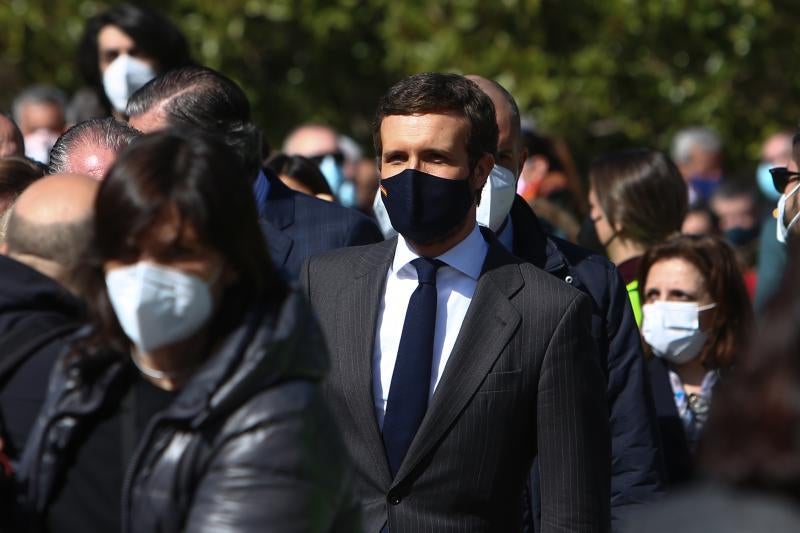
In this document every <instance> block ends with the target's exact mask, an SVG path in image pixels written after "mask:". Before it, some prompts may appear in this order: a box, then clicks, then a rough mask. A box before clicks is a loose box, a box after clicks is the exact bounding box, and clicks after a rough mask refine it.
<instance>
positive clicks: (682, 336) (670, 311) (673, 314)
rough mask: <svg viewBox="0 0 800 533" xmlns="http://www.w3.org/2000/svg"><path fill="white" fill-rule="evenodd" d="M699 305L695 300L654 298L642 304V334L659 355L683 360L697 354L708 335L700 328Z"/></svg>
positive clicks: (703, 308) (681, 362)
mask: <svg viewBox="0 0 800 533" xmlns="http://www.w3.org/2000/svg"><path fill="white" fill-rule="evenodd" d="M715 306H716V304H709V305H705V306H703V307H700V306H698V305H697V303H695V302H654V303H651V304H645V305H643V306H642V315H643V320H642V336H643V337H644V340H645V342H646V343H647V344H648V345H649V346H650V348H652V349H653V353H654V354H656V355H657V356H658V357H661V358H663V359H666V360H667V361H669V362H670V363H673V364H677V365H680V364H683V363H686V362H688V361H691V360H692V359H694V358H695V357H697V356H698V355H699V354H700V350H702V348H703V346H704V345H705V343H706V339H707V338H708V336H707V335H706V334H705V333H704V332H702V331H700V317H699V315H700V311H705V310H706V309H711V308H713V307H715Z"/></svg>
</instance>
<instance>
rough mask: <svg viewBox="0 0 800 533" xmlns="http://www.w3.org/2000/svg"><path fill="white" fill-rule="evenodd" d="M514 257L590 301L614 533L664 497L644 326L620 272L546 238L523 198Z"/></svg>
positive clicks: (516, 217)
mask: <svg viewBox="0 0 800 533" xmlns="http://www.w3.org/2000/svg"><path fill="white" fill-rule="evenodd" d="M511 222H512V224H513V229H514V250H513V252H514V254H515V255H516V256H518V257H520V258H522V259H524V260H526V261H528V262H530V263H532V264H533V265H535V266H537V267H539V268H541V269H543V270H545V271H547V272H549V273H550V274H552V275H554V276H556V277H558V278H560V279H563V280H564V281H565V282H566V283H569V284H570V285H572V286H573V287H575V288H576V289H579V290H581V291H582V292H584V293H585V294H587V295H588V296H589V297H590V298H591V301H592V336H593V337H594V339H595V342H596V344H597V348H598V354H599V355H600V363H601V367H602V368H603V369H604V370H605V372H606V377H607V379H608V387H607V390H606V395H607V400H608V410H609V415H610V423H611V438H612V442H611V455H612V457H611V458H610V460H611V461H612V467H611V518H612V522H613V527H612V529H613V530H615V531H616V530H617V529H618V527H619V523H620V521H621V519H622V517H623V515H625V514H626V513H627V512H629V511H630V510H631V508H632V507H633V506H636V505H639V504H643V503H645V502H649V501H652V500H654V499H656V498H658V497H659V496H660V495H661V494H662V492H663V483H664V468H663V460H662V457H661V449H660V438H659V434H658V427H657V422H656V414H655V408H654V406H653V400H652V396H651V391H650V383H649V378H648V374H647V370H646V368H645V360H644V356H643V353H642V345H641V340H640V338H639V329H638V328H637V326H636V321H635V320H634V318H633V312H632V311H631V308H630V302H629V300H628V293H627V292H626V290H625V285H624V283H623V282H622V279H621V278H620V276H619V273H618V272H617V269H616V267H615V266H614V265H613V264H612V263H611V262H609V261H608V260H607V259H606V258H604V257H602V256H600V255H598V254H596V253H594V252H591V251H589V250H587V249H585V248H582V247H580V246H577V245H575V244H572V243H570V242H567V241H564V240H561V239H558V238H557V237H552V236H548V235H547V234H546V233H545V231H544V230H543V229H542V227H541V225H540V223H539V220H538V218H537V217H536V215H535V214H534V212H533V210H532V209H531V208H530V207H529V206H528V204H527V203H526V202H525V200H523V199H522V198H521V197H519V196H517V197H516V198H515V199H514V204H513V206H512V208H511ZM538 490H539V483H538V472H537V469H536V467H534V471H533V475H532V484H531V493H532V498H531V503H532V506H533V509H532V510H533V514H534V523H535V525H536V530H537V531H538V530H539V527H538V526H539V521H538V514H539V510H538V506H539V495H538Z"/></svg>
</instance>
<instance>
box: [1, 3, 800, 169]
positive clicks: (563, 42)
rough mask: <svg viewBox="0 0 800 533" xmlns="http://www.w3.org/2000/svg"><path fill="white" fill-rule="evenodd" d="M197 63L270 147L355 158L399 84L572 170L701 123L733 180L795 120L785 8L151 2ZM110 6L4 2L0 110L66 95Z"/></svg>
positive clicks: (792, 28)
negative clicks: (322, 139) (51, 94)
mask: <svg viewBox="0 0 800 533" xmlns="http://www.w3.org/2000/svg"><path fill="white" fill-rule="evenodd" d="M145 3H146V4H149V5H151V6H153V7H156V8H158V9H160V10H162V12H164V13H165V14H167V15H168V16H170V17H171V18H172V19H173V20H174V21H175V22H176V23H177V24H178V25H179V26H180V27H181V28H182V29H183V30H184V31H185V32H186V34H187V37H188V38H189V41H190V43H191V47H192V50H193V54H194V56H195V58H196V59H197V60H198V61H199V62H201V63H204V64H207V65H209V66H211V67H213V68H217V69H219V70H221V71H223V72H225V73H226V74H228V75H230V76H231V77H233V78H234V79H236V80H237V81H238V82H240V83H241V84H242V86H243V87H244V88H245V90H246V91H247V92H248V95H249V96H250V98H251V100H252V102H253V106H254V110H255V115H256V118H257V120H258V121H259V123H260V124H261V125H262V126H263V127H264V129H265V131H266V132H267V135H268V138H269V139H270V140H271V141H272V142H273V143H278V142H280V140H281V139H282V137H283V136H284V135H285V134H286V133H287V131H288V130H289V129H290V128H291V127H292V126H293V125H295V124H298V123H300V122H303V121H308V120H319V121H324V122H328V123H331V124H333V125H334V126H336V127H338V128H340V129H342V130H343V131H346V132H349V133H351V134H353V135H354V136H355V137H356V138H358V139H359V140H361V141H362V142H363V143H364V144H365V145H366V144H367V143H368V142H369V124H370V120H371V116H372V113H373V111H374V107H375V104H376V102H377V99H378V98H379V96H380V95H381V94H382V93H383V92H384V91H385V90H386V88H387V87H388V86H389V85H391V84H392V83H393V82H394V81H396V80H398V79H399V78H401V77H402V76H405V75H408V74H410V73H414V72H419V71H424V70H443V71H454V72H463V73H468V72H471V73H478V74H482V75H484V76H487V77H493V78H495V79H497V80H498V81H499V82H500V83H502V84H503V85H504V86H506V87H507V88H508V89H509V90H510V91H511V92H512V93H513V94H514V95H515V97H516V98H517V100H518V102H519V104H520V107H521V108H522V110H523V112H524V113H525V114H526V115H529V116H531V117H533V118H534V119H535V121H536V123H537V125H538V126H539V127H541V128H543V129H545V130H546V131H549V132H551V133H553V134H556V135H559V136H562V137H564V138H566V139H567V140H568V142H569V143H570V145H571V146H572V148H573V151H574V152H575V154H576V155H577V158H578V160H579V161H580V162H583V163H584V164H585V163H586V162H587V161H588V160H589V159H590V158H592V157H594V156H596V155H599V154H600V153H602V152H604V151H607V150H609V149H614V148H619V147H623V146H628V145H631V144H635V145H648V146H654V147H657V148H662V149H666V148H668V144H669V139H670V137H671V136H672V134H673V133H674V132H675V131H676V130H677V129H679V128H681V127H684V126H687V125H692V124H706V125H709V126H711V127H713V128H715V129H716V130H718V131H719V132H720V133H721V134H722V136H723V139H724V140H725V142H726V150H727V157H728V163H729V170H730V172H736V171H738V170H739V169H744V168H746V167H747V165H750V166H752V164H753V162H754V160H755V158H756V157H757V153H758V148H759V145H760V142H761V140H762V139H763V138H764V137H765V136H766V135H767V134H768V133H770V132H772V131H775V130H777V129H783V128H793V127H795V125H796V123H797V120H798V118H800V98H798V96H797V95H798V94H800V90H799V89H800V76H798V74H796V73H795V69H794V68H793V67H794V61H793V60H794V57H796V55H797V52H798V51H800V50H798V48H800V43H798V39H796V38H795V37H794V34H795V32H796V29H797V28H798V26H799V25H800V4H797V3H796V2H793V1H791V0H783V1H779V0H776V1H769V0H638V1H637V0H606V1H604V2H594V1H589V0H569V1H557V0H497V1H494V2H486V1H481V0H446V1H423V0H406V1H404V2H396V1H395V2H392V1H388V0H271V1H268V2H267V1H260V0H227V1H225V2H220V1H218V0H194V1H192V0H161V1H158V2H155V1H150V2H145ZM107 5H108V3H103V2H95V1H89V0H60V1H59V2H50V1H47V0H4V3H2V4H0V27H2V28H4V29H6V31H4V32H0V79H2V81H3V83H1V84H0V107H4V108H7V107H8V104H9V103H10V99H11V98H12V96H13V94H14V92H16V91H17V90H19V88H21V87H22V86H24V85H26V84H28V83H32V82H50V83H55V84H57V85H60V86H62V87H64V88H66V89H68V90H72V89H74V88H76V87H78V86H79V85H80V84H81V80H79V79H78V76H77V73H76V71H75V69H74V66H73V65H74V53H75V43H76V41H77V38H78V36H79V35H80V32H81V29H82V27H83V24H84V22H85V20H86V18H87V17H89V16H91V15H92V14H94V13H97V12H98V11H99V10H101V9H103V8H105V7H106V6H107Z"/></svg>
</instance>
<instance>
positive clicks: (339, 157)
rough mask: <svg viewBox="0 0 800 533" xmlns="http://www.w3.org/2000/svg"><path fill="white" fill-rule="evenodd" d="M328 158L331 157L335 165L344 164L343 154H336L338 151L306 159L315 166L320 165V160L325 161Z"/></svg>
mask: <svg viewBox="0 0 800 533" xmlns="http://www.w3.org/2000/svg"><path fill="white" fill-rule="evenodd" d="M328 156H331V157H333V160H334V161H336V164H337V165H341V164H342V163H344V154H343V153H342V152H338V151H337V152H331V153H328V154H319V155H313V156H311V157H309V158H308V159H310V160H311V161H313V162H314V163H315V164H317V165H319V164H320V163H322V160H323V159H325V158H326V157H328Z"/></svg>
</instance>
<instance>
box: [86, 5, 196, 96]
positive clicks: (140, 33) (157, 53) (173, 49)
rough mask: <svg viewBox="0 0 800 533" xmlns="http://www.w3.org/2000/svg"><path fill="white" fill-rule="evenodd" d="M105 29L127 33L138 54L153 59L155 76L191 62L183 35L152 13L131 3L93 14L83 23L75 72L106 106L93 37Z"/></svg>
mask: <svg viewBox="0 0 800 533" xmlns="http://www.w3.org/2000/svg"><path fill="white" fill-rule="evenodd" d="M105 26H116V27H118V28H119V29H121V30H122V31H123V32H125V33H126V34H128V35H129V36H130V37H131V39H133V42H134V43H136V47H137V48H138V49H139V50H140V51H142V52H144V53H145V54H146V55H148V56H150V57H152V58H153V59H155V61H156V65H155V68H156V70H157V72H158V73H159V74H161V73H163V72H166V71H168V70H170V69H173V68H177V67H182V66H185V65H188V64H191V62H192V61H191V57H190V55H189V46H188V44H187V43H186V38H185V37H184V36H183V33H181V31H180V30H179V29H178V28H177V27H176V26H175V25H174V24H173V23H172V22H170V21H169V19H167V18H166V17H164V16H163V15H161V14H160V13H158V12H156V11H153V10H151V9H148V8H145V7H141V6H136V5H132V4H120V5H117V6H114V7H112V8H110V9H109V10H108V11H104V12H102V13H100V14H98V15H95V16H94V17H92V18H90V19H89V20H88V21H87V22H86V26H85V27H84V30H83V35H82V36H81V40H80V42H79V44H78V56H77V60H78V70H79V71H80V72H81V74H82V75H83V78H84V80H85V81H86V83H87V84H89V85H91V86H92V87H94V88H95V89H96V90H97V91H98V94H99V96H100V97H101V99H102V100H103V102H104V103H105V104H106V105H107V106H108V105H109V104H108V99H107V98H106V96H105V91H103V76H102V74H101V73H100V67H99V58H98V45H97V35H98V34H99V33H100V30H102V29H103V28H104V27H105Z"/></svg>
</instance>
